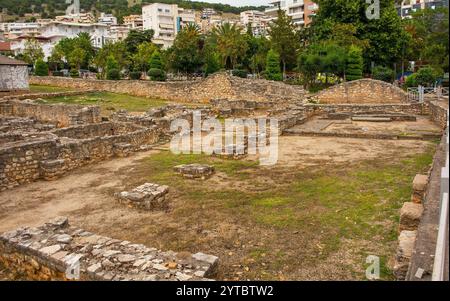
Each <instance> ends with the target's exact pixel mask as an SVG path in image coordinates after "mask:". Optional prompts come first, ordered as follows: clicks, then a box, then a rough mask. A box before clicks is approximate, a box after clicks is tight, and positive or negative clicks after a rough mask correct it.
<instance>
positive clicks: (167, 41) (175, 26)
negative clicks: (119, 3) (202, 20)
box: [142, 3, 195, 48]
mask: <svg viewBox="0 0 450 301" xmlns="http://www.w3.org/2000/svg"><path fill="white" fill-rule="evenodd" d="M142 20H143V29H144V30H148V29H153V30H154V32H155V35H154V38H153V43H155V44H158V45H161V46H162V47H163V48H169V47H171V46H172V45H173V42H174V40H175V37H176V35H177V33H178V32H179V31H180V30H181V29H182V28H183V27H185V26H186V25H187V24H189V23H194V24H195V11H194V10H187V9H183V8H179V7H178V5H176V4H163V3H153V4H149V5H146V6H143V7H142Z"/></svg>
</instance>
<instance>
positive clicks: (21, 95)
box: [0, 90, 98, 100]
mask: <svg viewBox="0 0 450 301" xmlns="http://www.w3.org/2000/svg"><path fill="white" fill-rule="evenodd" d="M94 92H98V91H95V90H88V91H67V92H50V93H31V92H25V93H14V94H11V95H5V96H3V97H1V98H0V99H1V100H14V99H18V100H26V99H39V98H43V99H45V98H52V97H66V96H76V95H83V94H86V93H94Z"/></svg>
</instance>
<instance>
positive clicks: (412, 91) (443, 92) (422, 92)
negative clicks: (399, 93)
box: [408, 86, 448, 102]
mask: <svg viewBox="0 0 450 301" xmlns="http://www.w3.org/2000/svg"><path fill="white" fill-rule="evenodd" d="M427 96H428V97H437V99H441V98H442V97H444V96H447V97H448V88H443V87H423V86H418V87H416V88H408V101H409V102H423V101H424V100H425V97H427Z"/></svg>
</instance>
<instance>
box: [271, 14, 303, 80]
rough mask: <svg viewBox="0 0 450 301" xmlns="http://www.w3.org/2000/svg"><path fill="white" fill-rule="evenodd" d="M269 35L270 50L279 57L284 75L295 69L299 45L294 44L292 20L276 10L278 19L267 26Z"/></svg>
mask: <svg viewBox="0 0 450 301" xmlns="http://www.w3.org/2000/svg"><path fill="white" fill-rule="evenodd" d="M269 35H270V41H271V44H272V49H273V50H274V51H276V52H277V53H278V54H279V56H280V59H281V62H282V64H283V74H284V73H286V70H288V69H293V68H294V67H295V61H296V59H297V50H298V49H297V48H298V46H299V44H298V43H297V42H296V41H297V33H296V27H295V25H294V23H293V22H292V18H291V17H290V16H288V15H286V13H285V12H284V11H282V10H281V9H280V10H278V18H277V19H276V20H275V21H274V22H272V23H270V25H269Z"/></svg>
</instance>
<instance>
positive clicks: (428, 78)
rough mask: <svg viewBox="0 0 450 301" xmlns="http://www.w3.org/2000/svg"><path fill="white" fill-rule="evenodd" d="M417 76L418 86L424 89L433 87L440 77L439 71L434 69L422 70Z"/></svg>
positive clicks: (426, 68)
mask: <svg viewBox="0 0 450 301" xmlns="http://www.w3.org/2000/svg"><path fill="white" fill-rule="evenodd" d="M415 75H416V76H415V81H416V83H417V85H420V86H424V87H430V86H433V85H434V84H435V83H436V82H437V80H438V78H439V77H440V74H439V71H437V70H435V69H434V68H432V67H424V68H420V69H419V70H418V71H417V73H416V74H415Z"/></svg>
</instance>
